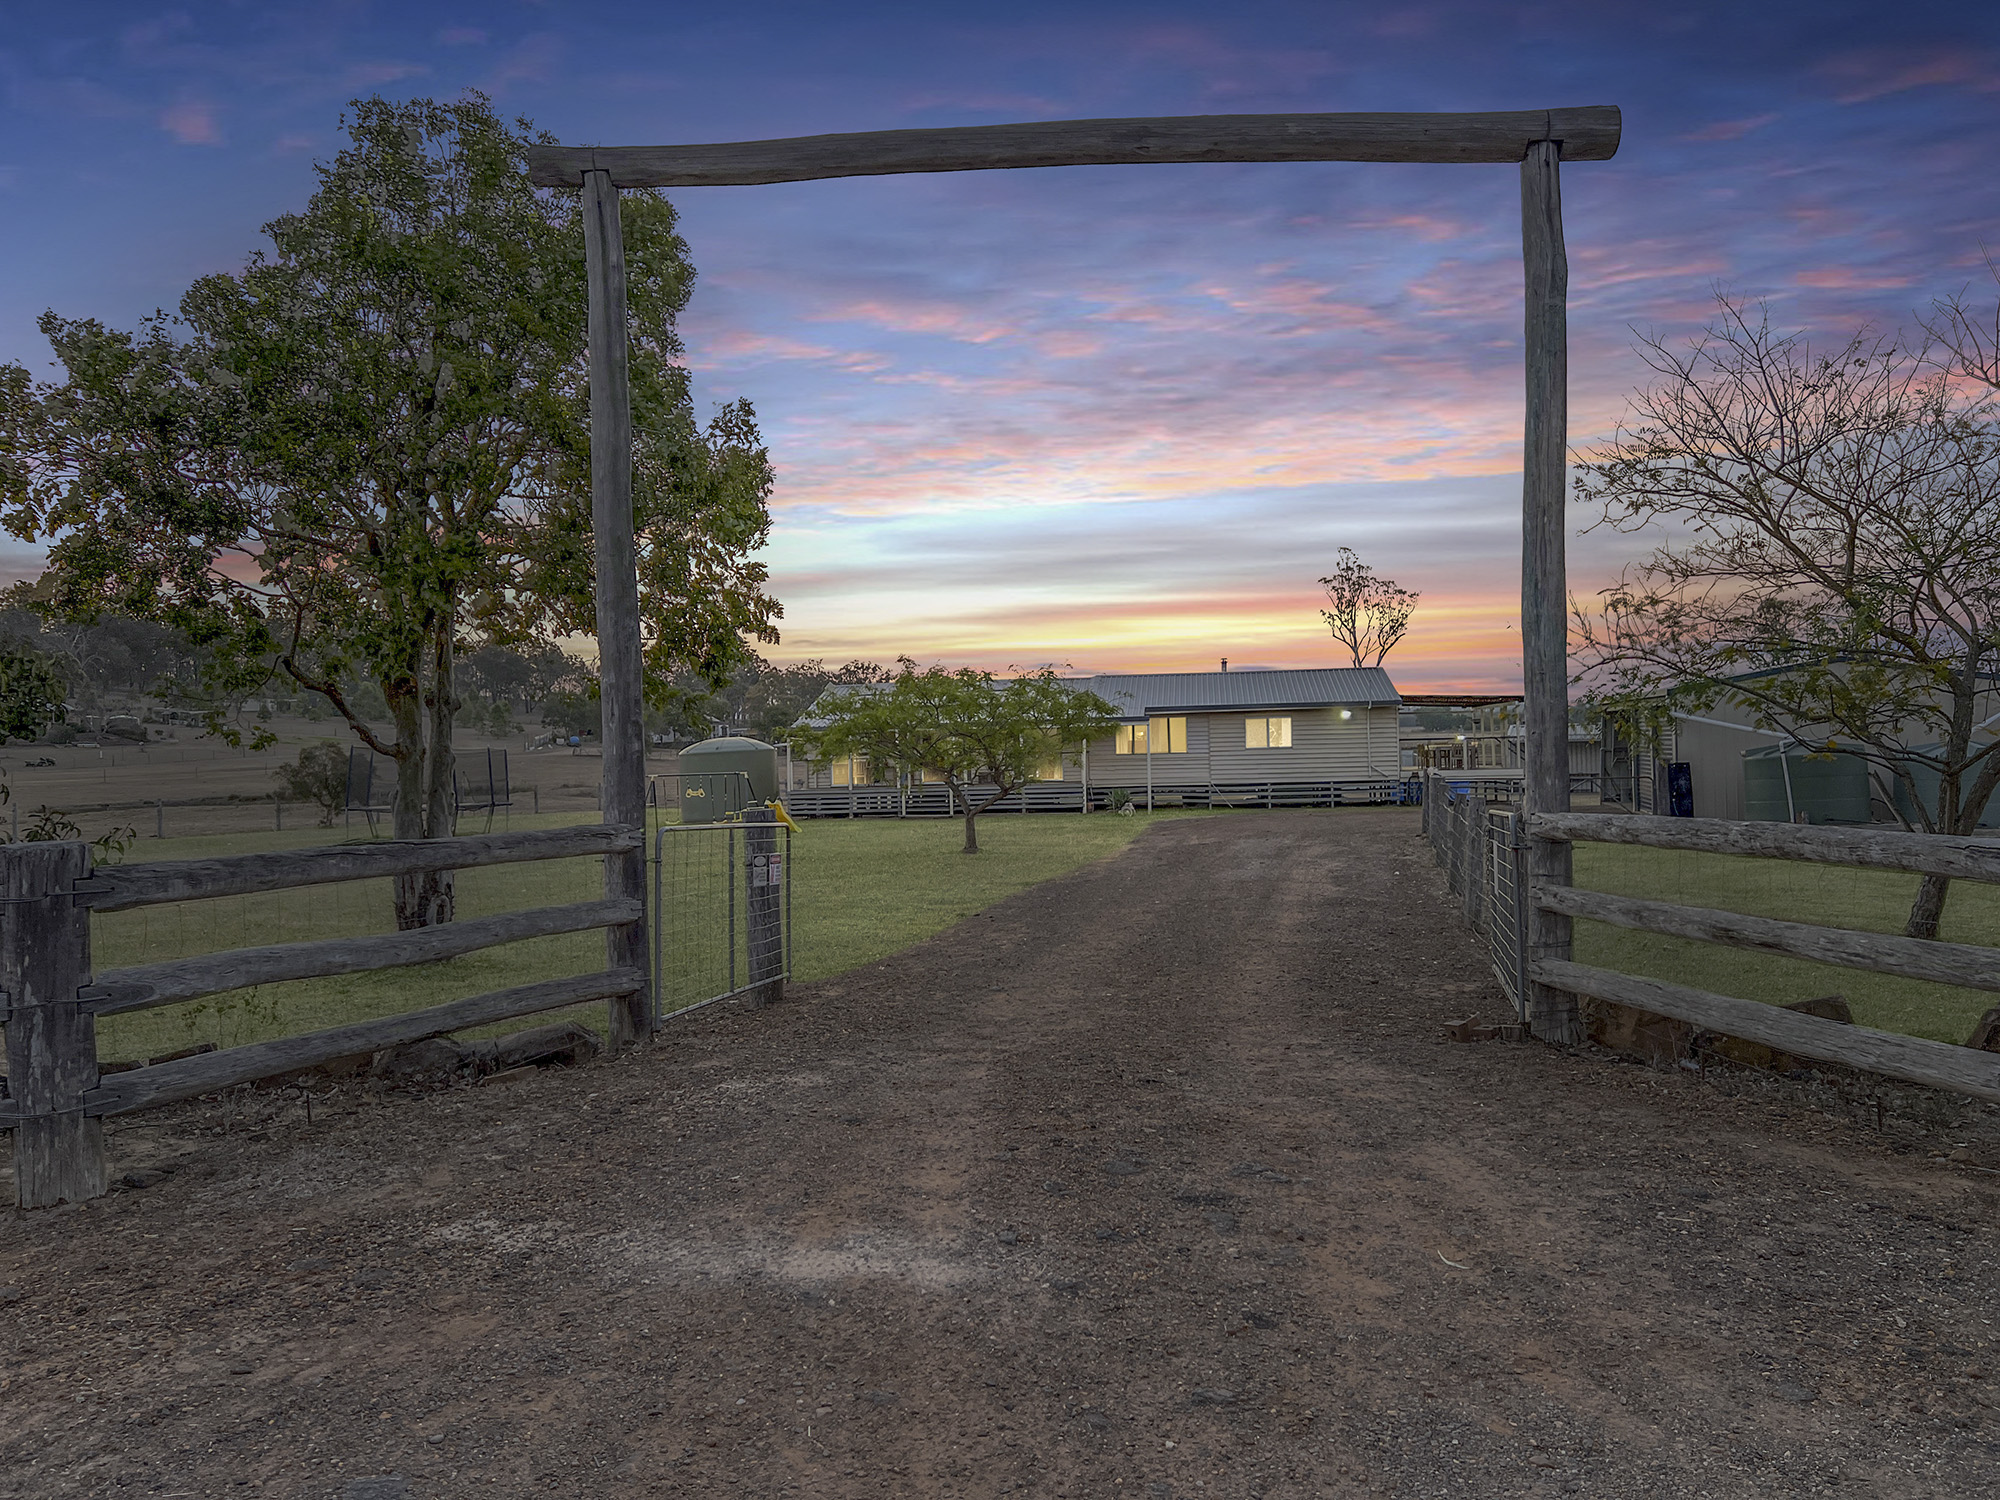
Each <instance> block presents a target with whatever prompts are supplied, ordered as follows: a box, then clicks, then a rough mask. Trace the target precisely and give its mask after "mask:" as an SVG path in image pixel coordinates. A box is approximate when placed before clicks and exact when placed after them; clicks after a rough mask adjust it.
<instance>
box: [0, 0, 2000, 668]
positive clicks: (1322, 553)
mask: <svg viewBox="0 0 2000 1500" xmlns="http://www.w3.org/2000/svg"><path fill="white" fill-rule="evenodd" d="M1996 14H2000V10H1996V8H1995V7H1992V6H1990V5H1976V4H1905V5H1901V6H1894V7H1884V6H1880V5H1875V4H1867V5H1863V4H1843V3H1821V4H1813V5H1803V4H1796V3H1793V4H1762V5H1749V4H1726V5H1722V4H1696V5H1678V6H1677V5H1672V4H1646V5H1632V4H1622V3H1615V0H1599V3H1592V4H1518V5H1509V4H1436V5H1433V4H1422V3H1417V4H1409V5H1402V6H1393V7H1384V6H1381V5H1377V4H1369V5H1348V4H1337V3H1335V4H1312V5H1306V4H1278V3H1257V0H1239V3H1238V4H1236V5H1233V6H1229V7H1218V6H1213V5H1197V4H1191V3H1185V0H1154V3H1149V4H1144V5H1138V4H1132V5H1127V4H1092V3H1076V0H1072V3H1070V4H1064V5H1046V4H1036V3H1029V4H1015V5H1013V6H1010V7H1008V8H1007V9H1006V10H1005V12H1004V15H1003V14H1002V12H1001V11H1000V10H999V9H998V8H995V7H991V6H972V5H959V4H952V3H948V0H934V3H930V4H923V5H916V4H911V5H892V4H867V3H856V4H849V5H844V6H837V7H836V6H831V5H793V6H759V5H738V6H735V7H716V6H713V5H704V6H694V5H685V4H671V3H670V4H658V5H645V6H641V5H614V4H589V5H573V4H564V5H558V4H524V3H516V0H499V3H485V4H471V3H466V4H456V5H453V4H437V3H426V0H417V3H410V4H402V5H393V6H392V5H377V4H365V3H334V4H317V5H311V6H304V5H300V6H293V5H282V4H278V5H272V4H260V5H253V4H247V3H246V4H195V5H185V6H180V7H152V6H136V5H119V4H79V5H71V6H66V7H61V6H36V7H32V8H31V7H26V6H18V7H15V8H14V11H13V14H12V15H10V17H9V24H8V27H7V28H6V32H5V35H4V39H0V110H4V127H0V224H4V226H5V228H4V231H0V359H7V360H15V361H20V362H23V363H26V364H28V365H29V366H30V367H31V368H34V369H37V370H40V369H42V368H43V367H45V366H46V363H47V360H48V351H47V348H46V345H44V344H43V342H42V341H41V339H40V337H39V335H38V334H37V333H36V332H35V328H34V320H35V318H36V317H37V316H38V315H39V314H40V312H41V311H42V310H43V309H45V308H50V307H53V308H56V309H58V310H60V311H62V312H64V313H66V314H70V315H93V316H98V317H102V318H105V319H107V320H109V321H112V322H114V323H120V324H126V325H129V324H131V323H133V322H135V321H136V320H137V319H138V318H139V317H141V316H143V315H144V314H146V313H147V312H150V311H151V310H152V309H154V308H155V307H163V306H164V307H171V306H172V305H173V304H174V303H175V302H176V301H177V300H178V298H179V296H180V294H181V292H182V291H183V290H184V289H185V288H186V286H187V285H188V283H189V282H190V281H192V280H193V279H194V278H195V277H197V276H199V275H202V274H204V273H206V272H209V271H213V270H219V269H234V268H236V267H238V266H240V265H241V263H242V261H243V260H244V258H245V256H246V255H247V254H248V253H249V252H250V251H251V250H252V249H253V248H255V247H256V246H257V245H258V243H259V233H258V229H259V226H260V225H261V224H262V223H264V222H265V221H266V220H268V219H270V218H272V217H273V216H275V215H276V214H278V213H281V212H284V211H286V210H289V209H293V208H296V207H298V206H300V205H301V204H303V202H304V201H305V199H306V197H307V196H308V194H309V193H310V191H311V189H312V185H313V173H312V164H313V161H314V160H315V158H322V159H323V158H325V157H328V156H330V155H331V154H332V153H333V152H334V151H335V150H337V149H338V146H339V144H340V139H341V137H340V133H339V124H338V122H339V115H340V112H341V109H342V107H343V105H344V104H345V102H346V101H347V100H349V99H351V98H353V97H355V96H357V95H361V94H367V93H375V92H380V93H384V94H388V95H391V96H397V97H404V96H410V95H417V94H428V95H432V96H438V97H449V96H452V95H455V94H457V93H458V92H459V91H460V90H462V89H465V88H478V89H482V90H484V91H486V92H487V93H488V94H490V95H491V96H492V97H493V99H494V100H495V102H496V103H497V104H498V105H499V106H500V107H501V108H502V109H503V110H505V111H507V112H509V113H517V114H522V115H526V116H528V117H530V118H531V119H533V120H534V122H535V123H536V124H537V125H539V126H541V127H543V128H545V129H548V130H550V131H552V132H553V133H555V134H556V135H557V136H558V137H560V138H561V139H563V140H565V141H570V142H576V143H584V142H591V143H599V144H612V145H636V144H657V143H667V142H676V141H701V140H730V139H742V138H754V137H768V136H783V135H798V134H811V133H816V132H821V131H843V130H871V129H893V128H897V127H903V126H914V125H958V124H986V123H994V122H1000V121H1007V120H1031V119H1062V118H1077V117H1091V116H1120V115H1151V114H1213V113H1248V112H1260V111H1293V110H1347V109H1357V110H1360V109H1412V110H1432V109H1435V110H1452V109H1519V108H1542V107H1548V106H1558V105H1576V104H1600V103H1603V104H1617V105H1619V106H1621V107H1622V108H1623V110H1624V112H1625V136H1624V144H1623V146H1622V148H1621V150H1620V152H1619V154H1618V156H1617V158H1616V159H1615V160H1613V161H1610V162H1605V163H1577V164H1573V165H1571V166H1570V167H1568V168H1567V169H1566V170H1565V173H1564V195H1565V208H1566V217H1567V226H1568V235H1569V245H1570V253H1571V299H1572V300H1571V336H1572V357H1571V389H1572V427H1571V439H1572V442H1573V443H1574V444H1576V445H1577V446H1580V447H1581V446H1587V445H1588V444H1589V443H1590V442H1591V441H1592V440H1593V439H1594V438H1600V437H1602V436H1603V435H1604V434H1605V433H1606V432H1608V431H1609V430H1610V428H1611V426H1612V424H1613V423H1614V422H1615V421H1616V419H1617V416H1618V414H1619V412H1620V410H1621V409H1622V406H1623V403H1624V400H1625V397H1626V394H1627V393H1628V392H1629V391H1630V390H1631V389H1632V388H1633V387H1634V385H1635V384H1637V383H1638V382H1639V381H1640V380H1641V379H1642V378H1643V374H1644V372H1643V370H1642V368H1641V367H1640V365H1639V363H1638V360H1637V358H1636V356H1634V355H1633V353H1632V352H1631V348H1630V345H1631V340H1632V332H1631V330H1632V329H1633V328H1635V327H1637V328H1641V329H1650V330H1655V331H1659V332H1662V333H1667V334H1670V335H1674V336H1679V335H1681V334H1684V333H1687V332H1692V331H1693V330H1694V329H1696V328H1697V327H1699V325H1700V324H1701V322H1702V321H1703V320H1704V319H1705V318H1706V317H1707V315H1708V311H1709V308H1710V306H1711V301H1710V299H1711V297H1712V295H1713V291H1714V289H1715V288H1716V287H1717V286H1721V287H1724V288H1727V289H1729V290H1731V291H1734V292H1737V293H1740V294H1744V295H1747V296H1751V297H1763V298H1768V299H1769V300H1770V302H1771V306H1772V311H1773V316H1774V318H1775V319H1776V320H1777V321H1779V322H1781V323H1784V324H1786V325H1788V326H1797V327H1804V328H1807V329H1810V330H1812V331H1814V332H1815V334H1817V335H1822V336H1825V337H1828V338H1839V337H1843V336H1844V335H1845V334H1846V333H1847V332H1849V331H1851V330H1852V329H1853V328H1854V327H1856V326H1858V325H1859V324H1862V323H1864V322H1872V323H1874V324H1875V325H1876V326H1878V327H1881V328H1894V327H1897V326H1901V325H1905V324H1907V322H1908V320H1909V319H1910V316H1911V314H1912V313H1913V312H1915V311H1917V310H1920V309H1923V308H1924V307H1926V306H1927V304H1928V303H1929V301H1930V299H1931V298H1932V297H1934V296H1938V295H1942V294H1945V293H1948V292H1952V291H1955V290H1958V289H1959V288H1961V287H1965V286H1968V285H1970V286H1971V287H1972V288H1973V289H1974V290H1975V292H1976V291H1978V290H1979V289H1980V288H1981V286H1982V283H1983V284H1984V285H1985V286H1986V287H1987V288H1988V289H1989V290H1990V289H1991V282H1990V278H1988V276H1987V272H1986V270H1985V267H1984V264H1983V261H1982V256H1983V255H1984V254H1985V253H1986V252H1987V251H1988V250H1991V251H1993V252H1994V253H1996V254H2000V173H1996V172H1995V171H1994V169H1993V162H1994V161H1995V159H1996V158H2000V128H1997V127H2000V20H1996V19H1995V17H1996ZM1516 194H1517V184H1516V174H1515V173H1514V172H1513V170H1512V169H1510V168H1508V167H1506V166H1466V167H1446V166H1383V165H1365V164H1337V163H1328V164H1308V165H1268V166H1266V165H1241V166H1169V167H1126V168H1072V169H1062V170H1054V171H1034V172H1007V173H961V174H949V175H938V176H928V177H907V178H876V179H858V180H850V181H836V182H821V183H802V184H792V185H784V186H773V187H758V188H718V189H706V190H693V189H690V190H685V191H682V192H680V193H678V194H676V195H675V199H676V203H677V204H678V206H679V208H680V210H681V213H682V216H683V228H684V232H685V234H686V236H687V238H688V240H689V242H690V245H691V246H692V249H693V252H694V257H695V262H696V265H697V267H698V268H699V270H700V273H701V279H700V282H699V283H698V286H697V290H696V292H695V297H694V301H693V303H692V305H691V307H690V310H689V313H688V316H687V318H686V319H685V321H684V324H683V332H684V335H685V337H686V339H687V343H688V349H689V357H690V361H691V363H692V364H693V366H694V368H695V371H696V377H697V390H698V394H699V399H700V400H701V401H702V402H703V403H704V404H706V403H707V402H709V401H713V400H724V399H730V398H733V397H736V396H739V395H741V396H748V397H749V398H750V399H751V400H752V401H753V402H754V403H755V404H756V406H757V409H758V411H759V414H760V417H761V419H762V423H763V427H764V431H765V434H766V436H767V438H768V439H769V441H770V443H771V447H772V453H773V459H774V462H775V464H776V466H777V471H778V476H779V481H778V489H777V492H776V495H775V497H774V500H775V506H776V512H777V526H776V530H775V535H774V540H773V544H772V547H771V549H770V553H769V561H770V563H771V566H772V571H773V579H774V584H775V587H776V592H777V593H778V595H779V597H780V599H781V600H782V601H783V602H784V605H785V609H786V619H785V622H784V628H785V640H784V643H783V645H782V646H781V647H780V648H779V649H778V650H777V652H775V653H774V654H776V655H779V656H783V657H787V658H796V657H805V656H828V657H835V658H844V657H847V656H853V655H864V656H872V657H875V658H877V659H887V658H891V657H894V656H895V655H897V654H899V653H903V652H907V653H909V654H911V655H914V656H917V657H920V658H924V659H941V660H946V661H950V662H954V663H955V662H962V661H969V662H974V663H978V664H982V665H989V666H995V667H1001V666H1005V665H1008V664H1010V663H1025V662H1040V661H1066V662H1070V663H1073V664H1074V665H1076V666H1077V667H1079V668H1084V669H1101V670H1117V669H1120V668H1131V669H1146V668H1157V669H1168V670H1173V669H1201V668H1208V667H1212V666H1213V664H1214V661H1215V659H1216V658H1217V657H1220V656H1228V657H1230V658H1231V660H1232V664H1243V665H1249V664H1253V663H1255V664H1266V665H1276V666H1285V665H1315V664H1322V663H1329V662H1332V661H1333V660H1334V659H1335V658H1334V655H1333V648H1332V643H1331V641H1330V639H1329V638H1328V637H1327V635H1326V632H1325V629H1324V627H1323V625H1322V624H1321V623H1320V621H1319V618H1318V614H1317V603H1316V601H1317V599H1318V590H1317V587H1316V585H1315V584H1314V581H1313V580H1314V579H1315V578H1316V577H1317V576H1318V575H1319V574H1320V573H1322V572H1325V571H1326V570H1327V568H1328V567H1329V566H1330V565H1331V562H1332V557H1333V552H1334V549H1335V548H1337V547H1339V546H1341V545H1343V544H1345V545H1350V546H1353V547H1355V548H1356V549H1357V550H1358V551H1359V552H1360V553H1361V554H1362V555H1363V556H1364V557H1365V558H1367V559H1368V560H1370V561H1371V562H1373V563H1374V564H1375V565H1376V566H1377V568H1378V569H1379V570H1380V571H1382V572H1384V573H1386V574H1389V575H1391V576H1393V577H1395V578H1396V579H1397V580H1398V581H1400V582H1402V583H1403V584H1405V585H1406V586H1410V587H1414V588H1417V589H1419V590H1421V591H1422V592H1423V594H1424V603H1423V605H1422V607H1421V608H1420V609H1419V612H1418V615H1417V620H1416V625H1415V627H1414V629H1413V631H1412V634H1411V637H1410V639H1409V641H1408V642H1407V643H1406V644H1405V645H1404V647H1403V648H1401V650H1400V651H1399V652H1398V653H1397V655H1396V656H1395V657H1393V658H1391V663H1390V664H1391V666H1392V668H1393V669H1394V671H1395V675H1396V676H1397V678H1398V681H1399V682H1402V683H1404V684H1405V685H1407V686H1411V687H1433V688H1435V687H1443V686H1450V685H1464V686H1467V687H1482V688H1483V687H1489V686H1503V685H1506V684H1507V683H1509V682H1510V681H1518V673H1519V669H1518V662H1517V660H1516V652H1517V647H1516V645H1515V634H1516V632H1515V631H1514V629H1513V624H1512V622H1513V617H1514V615H1515V613H1516V611H1517V608H1518V603H1517V593H1516V568H1517V566H1518V563H1517V557H1518V546H1517V539H1516V538H1517V528H1518V496H1519V475H1518V467H1517V466H1518V443H1519V431H1520V394H1519V389H1520V375H1519V360H1520V327H1519V323H1520V268H1519V248H1518V225H1519V218H1518V212H1519V211H1518V203H1517V196H1516ZM1576 519H1577V521H1578V522H1579V524H1581V523H1582V522H1583V521H1585V520H1587V516H1586V515H1585V514H1584V513H1582V512H1579V513H1578V514H1577V516H1576ZM1631 546H1632V544H1631V543H1630V541H1629V540H1627V539H1622V538H1612V537H1606V536H1605V535H1603V534H1602V533H1598V534H1593V535H1589V536H1583V537H1580V538H1578V539H1577V540H1576V541H1575V542H1574V543H1573V551H1572V585H1573V587H1575V588H1577V589H1579V590H1583V591H1586V592H1587V591H1588V590H1589V589H1590V588H1591V587H1594V586H1595V585H1596V584H1598V583H1600V582H1602V581H1603V580H1604V579H1605V578H1607V577H1608V576H1609V575H1610V573H1611V572H1613V571H1614V570H1615V568H1616V566H1617V564H1618V563H1619V562H1620V561H1621V560H1622V558H1623V557H1624V556H1625V555H1627V554H1628V553H1629V552H1630V550H1631ZM0 565H4V566H5V567H6V568H8V569H10V570H11V571H12V572H14V573H16V574H18V573H19V572H21V571H23V570H28V571H32V569H33V566H34V559H33V558H32V557H28V556H25V555H22V554H20V553H19V552H18V551H16V552H15V553H12V554H9V555H7V556H5V557H4V558H0Z"/></svg>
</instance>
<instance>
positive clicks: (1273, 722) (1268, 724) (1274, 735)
mask: <svg viewBox="0 0 2000 1500" xmlns="http://www.w3.org/2000/svg"><path fill="white" fill-rule="evenodd" d="M1243 745H1244V748H1245V749H1247V750H1289V749H1290V748H1291V745H1292V720H1291V717H1290V715H1286V716H1285V717H1283V718H1271V719H1246V720H1244V721H1243Z"/></svg>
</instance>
